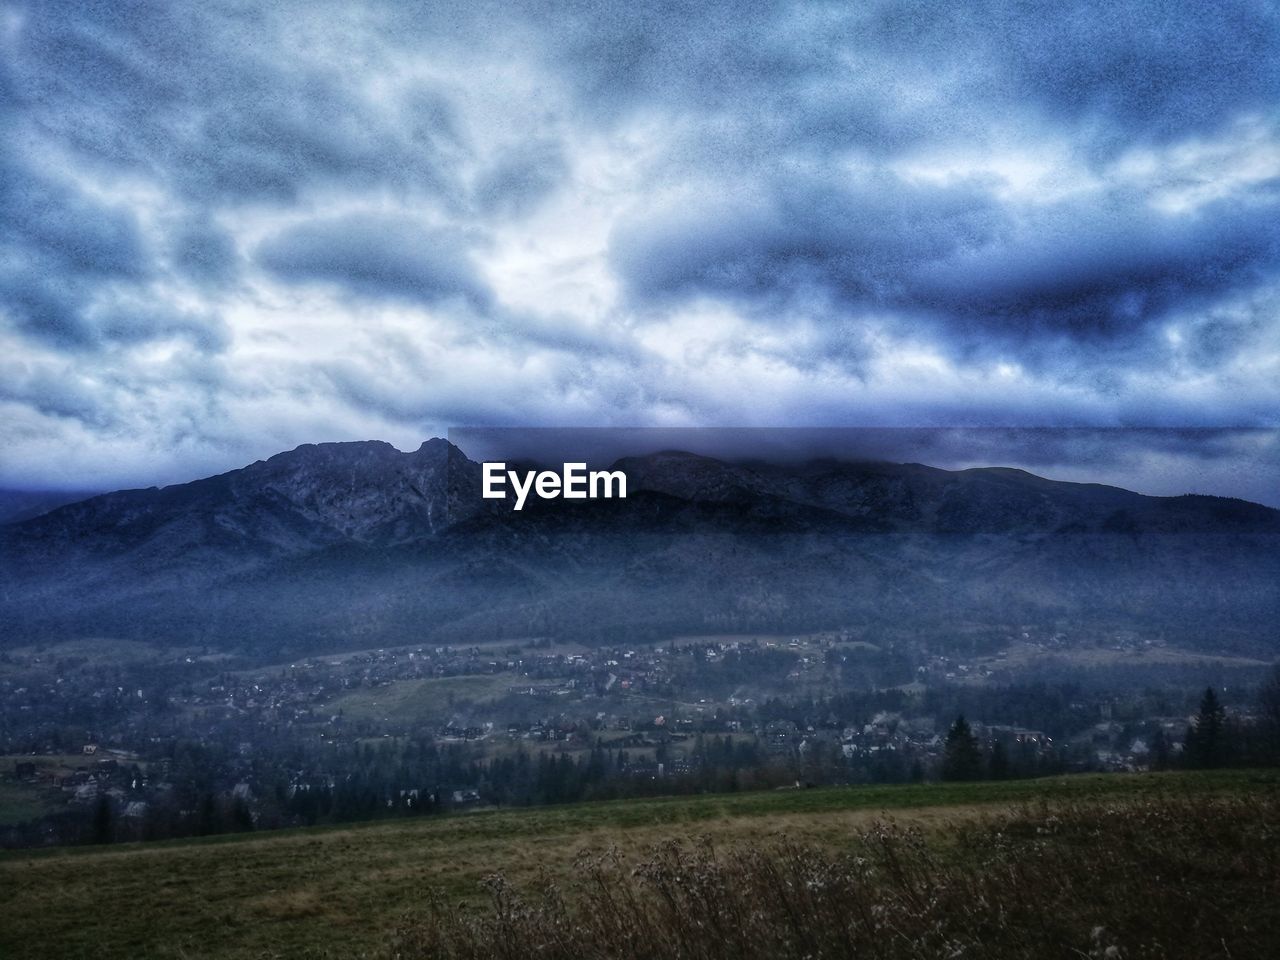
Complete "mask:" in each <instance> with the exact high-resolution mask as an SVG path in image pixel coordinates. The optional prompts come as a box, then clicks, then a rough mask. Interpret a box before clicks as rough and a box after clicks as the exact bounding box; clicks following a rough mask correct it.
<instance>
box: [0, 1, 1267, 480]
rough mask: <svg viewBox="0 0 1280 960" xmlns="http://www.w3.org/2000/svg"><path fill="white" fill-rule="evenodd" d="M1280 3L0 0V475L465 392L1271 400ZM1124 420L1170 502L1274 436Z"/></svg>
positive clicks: (187, 458) (1218, 418) (158, 451)
mask: <svg viewBox="0 0 1280 960" xmlns="http://www.w3.org/2000/svg"><path fill="white" fill-rule="evenodd" d="M1015 7H1016V9H1015ZM1276 10H1277V8H1276V6H1275V5H1273V4H1270V3H1264V2H1240V3H1237V2H1231V0H1218V2H1213V3H1208V2H1206V3H1189V2H1186V0H1172V2H1168V3H1134V4H1117V3H1114V2H1100V3H1093V4H1073V3H1067V2H1055V3H1047V4H1031V3H1028V4H1017V5H1014V4H1011V3H1010V4H986V3H972V4H952V3H936V4H913V3H907V2H896V3H887V4H877V3H857V4H854V3H832V4H823V3H803V4H801V3H744V2H735V3H723V4H721V3H716V2H711V0H696V2H689V3H660V4H659V3H643V2H639V0H630V2H612V3H585V2H578V3H531V2H530V3H522V2H515V0H507V2H503V3H486V2H484V0H468V2H465V3H463V2H456V0H455V2H448V3H434V4H432V3H424V4H410V3H404V2H394V3H386V4H380V3H366V4H354V3H335V4H328V3H325V2H323V0H310V2H306V3H298V4H293V3H287V2H280V3H254V4H249V3H245V4H239V3H220V2H212V0H206V2H201V3H192V4H182V3H173V2H164V3H157V4H154V5H151V4H145V3H131V2H126V0H104V2H92V0H74V2H70V3H66V4H63V3H58V2H42V3H27V4H24V3H11V2H0V103H2V104H3V106H2V107H0V110H2V111H3V112H2V115H0V122H2V123H3V129H4V136H3V138H0V217H2V220H3V224H2V226H3V229H2V230H0V485H7V486H78V487H94V488H105V487H110V486H117V485H123V484H151V483H158V482H171V481H177V480H185V479H190V478H192V477H195V476H200V475H203V474H207V473H210V472H214V471H217V470H222V469H228V468H231V467H235V466H238V465H241V464H243V463H245V462H247V461H251V460H253V459H257V458H259V457H263V456H267V455H270V454H271V453H274V452H276V451H278V450H281V449H285V448H289V447H292V446H295V445H297V444H298V443H303V442H311V441H320V440H338V439H368V438H380V439H386V440H390V441H391V442H393V443H395V444H397V445H398V446H400V447H402V448H414V447H416V446H417V445H418V443H419V442H420V441H421V440H422V439H424V438H425V437H428V436H432V435H437V434H442V433H443V432H444V431H445V430H446V429H447V428H448V427H449V426H451V425H512V426H518V425H644V426H669V427H683V426H698V425H721V426H725V425H806V426H820V425H828V424H850V425H862V426H942V427H964V426H1015V427H1031V426H1034V427H1044V426H1071V427H1083V426H1091V427H1105V428H1115V427H1143V428H1150V427H1169V428H1207V427H1234V428H1242V427H1243V428H1249V427H1252V428H1257V427H1263V428H1275V427H1277V426H1280V316H1278V313H1280V311H1278V304H1280V297H1278V296H1277V294H1278V291H1280V98H1278V95H1280V19H1278V15H1277V12H1276ZM1110 435H1115V436H1125V437H1130V438H1132V437H1140V436H1159V437H1161V439H1160V440H1159V441H1158V442H1151V443H1145V442H1143V443H1140V444H1139V446H1142V451H1145V452H1142V451H1139V452H1138V453H1135V452H1134V449H1129V450H1128V451H1127V453H1126V456H1128V457H1129V458H1130V461H1131V462H1137V461H1142V462H1144V463H1146V464H1147V467H1146V468H1144V469H1147V480H1148V482H1147V484H1146V485H1147V486H1148V487H1150V488H1152V489H1153V490H1154V489H1157V488H1159V489H1158V491H1157V492H1176V490H1177V489H1180V488H1181V487H1187V488H1197V489H1199V488H1204V489H1210V490H1212V491H1213V492H1227V493H1233V492H1237V493H1238V492H1244V493H1246V494H1248V495H1251V496H1255V497H1258V498H1263V497H1262V495H1261V494H1259V493H1258V489H1261V488H1260V487H1259V482H1258V477H1257V473H1256V471H1254V470H1253V468H1252V467H1249V466H1247V462H1246V461H1242V460H1240V456H1242V454H1241V452H1240V451H1241V450H1244V451H1245V454H1244V455H1246V458H1247V457H1253V458H1254V459H1255V460H1257V459H1260V460H1261V461H1263V462H1269V463H1271V464H1272V465H1273V466H1274V463H1275V461H1276V460H1277V459H1280V453H1278V452H1277V444H1276V434H1275V432H1274V431H1271V432H1268V431H1262V432H1259V431H1256V430H1254V431H1248V430H1246V431H1234V432H1231V433H1226V434H1216V433H1214V432H1213V431H1207V432H1206V431H1204V430H1200V429H1181V430H1178V431H1177V432H1175V433H1165V434H1159V433H1158V432H1155V433H1153V432H1150V431H1136V432H1135V431H1120V432H1119V433H1115V432H1113V433H1112V434H1110ZM1073 436H1080V434H1073ZM1170 437H1172V438H1175V439H1173V440H1170ZM1205 437H1211V438H1214V440H1213V442H1212V443H1210V444H1208V446H1206V443H1205V440H1204V438H1205ZM1240 438H1243V439H1240ZM1126 442H1130V441H1126ZM1135 442H1136V441H1135ZM1143 444H1145V445H1143ZM1077 453H1079V451H1077ZM1148 454H1149V456H1148ZM1135 457H1136V458H1137V460H1134V458H1135ZM990 458H991V459H993V460H997V459H999V451H992V452H991V453H990ZM1084 460H1088V458H1087V457H1082V458H1081V462H1083V461H1084ZM1209 461H1212V462H1214V463H1216V464H1217V466H1215V467H1213V468H1212V469H1209V472H1208V473H1206V472H1205V470H1206V467H1205V463H1206V462H1209ZM1242 464H1245V466H1242ZM1095 467H1096V471H1097V472H1098V474H1099V475H1100V476H1101V477H1103V478H1104V479H1105V478H1106V477H1107V476H1108V475H1107V473H1106V463H1105V458H1103V460H1102V461H1098V462H1096V463H1095ZM1091 469H1092V468H1091ZM1045 472H1050V473H1051V472H1052V471H1051V470H1046V471H1045ZM1125 476H1128V475H1127V474H1126V475H1125ZM1134 476H1137V477H1138V479H1136V480H1131V482H1132V483H1134V484H1135V485H1139V486H1141V485H1142V480H1141V471H1139V472H1138V474H1135V475H1134ZM1232 476H1235V477H1237V478H1239V477H1242V476H1244V477H1248V478H1250V479H1249V483H1250V484H1251V485H1241V483H1235V485H1234V486H1233V481H1231V479H1230V478H1231V477H1232ZM1271 479H1275V478H1274V477H1272V478H1271ZM1266 482H1267V483H1269V482H1270V480H1267V481H1266ZM1263 486H1264V487H1265V486H1266V483H1264V484H1263ZM1276 487H1280V483H1277V484H1276ZM1272 499H1274V498H1272Z"/></svg>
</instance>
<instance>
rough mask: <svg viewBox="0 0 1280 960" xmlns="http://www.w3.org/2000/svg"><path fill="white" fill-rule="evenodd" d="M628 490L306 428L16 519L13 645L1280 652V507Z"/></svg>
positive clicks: (746, 479) (1046, 494) (784, 473)
mask: <svg viewBox="0 0 1280 960" xmlns="http://www.w3.org/2000/svg"><path fill="white" fill-rule="evenodd" d="M612 469H620V470H623V471H624V472H625V473H626V475H627V477H628V483H629V495H628V497H627V498H626V499H625V500H609V501H604V500H598V501H564V500H547V501H531V502H530V504H529V505H528V506H527V507H526V509H525V510H523V511H521V512H519V513H516V512H514V511H512V510H511V508H510V504H509V503H504V502H502V501H495V500H485V499H483V498H482V497H481V493H480V490H481V467H480V465H479V464H478V463H475V462H474V461H472V460H470V459H468V458H467V456H466V455H465V454H464V453H463V452H462V451H461V450H459V449H458V448H457V447H455V446H453V445H451V444H450V443H448V442H447V441H445V440H440V439H436V440H430V441H427V442H426V443H424V444H423V445H422V446H421V447H420V448H418V449H417V450H415V451H412V452H407V453H402V452H400V451H399V450H397V449H396V448H395V447H392V446H391V445H390V444H386V443H381V442H376V441H368V442H356V443H325V444H317V445H305V446H302V447H299V448H297V449H295V450H292V451H289V452H286V453H281V454H278V455H276V456H273V457H271V458H270V459H268V460H265V461H259V462H257V463H253V464H250V465H249V466H246V467H244V468H242V469H239V470H233V471H231V472H229V473H225V474H221V475H219V476H215V477H209V478H207V479H203V480H197V481H195V482H192V483H186V484H179V485H174V486H168V487H164V488H150V489H144V490H125V491H119V492H116V493H108V494H104V495H100V496H93V497H90V498H88V499H85V500H82V501H80V502H75V503H70V504H66V505H62V506H59V507H57V508H56V509H52V510H50V511H48V512H46V513H43V514H41V515H38V516H33V517H27V518H26V519H22V520H20V521H19V522H12V523H9V524H7V525H5V526H3V527H0V575H2V577H3V585H2V586H0V637H3V639H0V645H3V644H9V645H18V644H23V643H28V642H33V641H42V640H51V639H61V638H67V637H83V636H112V637H126V638H134V639H147V640H151V641H158V642H166V643H172V644H175V645H180V644H191V643H198V644H204V645H207V646H211V647H216V648H222V649H228V650H236V651H242V652H250V653H253V654H255V655H261V656H264V657H269V656H276V655H284V656H293V655H296V654H298V653H302V652H308V651H317V650H327V649H336V648H341V647H348V648H356V647H367V646H371V645H389V644H398V643H415V642H432V641H447V642H464V641H466V640H468V639H471V640H491V639H495V638H516V637H530V636H561V637H566V638H573V639H580V640H584V641H588V642H608V641H610V640H622V641H635V640H643V639H657V638H661V637H663V636H670V635H672V634H690V633H735V632H798V631H802V630H815V629H834V628H850V627H852V628H856V629H858V630H860V631H864V632H865V631H871V632H872V633H876V632H878V633H880V634H883V635H892V636H910V635H920V636H925V637H934V638H937V637H946V636H947V635H948V634H949V633H954V634H955V635H956V636H961V635H966V636H969V635H974V634H975V633H976V634H982V633H984V632H988V633H989V632H992V631H1000V630H1009V629H1013V628H1015V627H1020V626H1025V625H1036V626H1042V627H1044V628H1046V629H1069V630H1070V631H1071V632H1072V634H1073V635H1076V636H1081V637H1089V636H1093V637H1101V636H1104V635H1106V634H1108V633H1110V632H1115V631H1127V632H1137V633H1139V634H1145V635H1152V636H1159V637H1162V638H1166V639H1174V640H1177V641H1178V642H1181V643H1186V644H1189V645H1192V646H1195V647H1198V648H1201V649H1209V650H1222V651H1249V652H1253V653H1261V652H1266V653H1270V654H1274V653H1275V652H1276V646H1277V641H1276V626H1275V625H1276V623H1277V613H1280V590H1278V589H1277V586H1276V585H1277V584H1278V583H1280V549H1277V548H1278V547H1280V511H1276V510H1273V509H1270V508H1268V507H1264V506H1261V505H1258V504H1253V503H1249V502H1246V501H1241V500H1233V499H1225V498H1217V497H1207V496H1182V497H1148V496H1143V495H1140V494H1137V493H1133V492H1130V491H1127V490H1122V489H1119V488H1116V487H1110V486H1104V485H1100V484H1078V483H1064V482H1059V481H1053V480H1048V479H1045V478H1042V477H1038V476H1035V475H1033V474H1030V473H1026V472H1024V471H1021V470H1016V469H1008V468H982V469H970V470H960V471H948V470H941V469H937V468H933V467H928V466H924V465H920V464H892V463H879V462H871V463H868V462H851V461H842V460H834V459H824V460H812V461H808V462H803V463H767V462H750V461H735V462H728V461H724V460H718V459H714V458H710V457H703V456H698V455H695V454H690V453H685V452H679V451H668V452H662V453H655V454H649V455H645V456H636V457H626V458H623V459H621V460H619V461H617V463H615V464H613V465H612Z"/></svg>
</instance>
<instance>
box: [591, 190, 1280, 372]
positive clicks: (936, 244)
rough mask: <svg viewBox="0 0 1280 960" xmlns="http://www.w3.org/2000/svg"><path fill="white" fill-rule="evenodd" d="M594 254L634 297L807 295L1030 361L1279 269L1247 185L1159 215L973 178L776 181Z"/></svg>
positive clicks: (1128, 198)
mask: <svg viewBox="0 0 1280 960" xmlns="http://www.w3.org/2000/svg"><path fill="white" fill-rule="evenodd" d="M612 255H613V263H614V266H615V268H616V269H617V271H618V273H619V275H620V276H621V277H622V278H623V279H624V280H625V281H626V283H627V285H628V289H629V292H630V294H631V295H632V297H633V298H635V300H636V301H638V302H639V303H641V304H646V303H648V304H654V303H656V304H658V305H663V304H667V303H670V302H671V301H672V300H674V299H680V298H686V299H687V298H693V297H698V296H710V297H720V298H726V299H731V300H736V301H740V302H744V303H746V304H747V305H749V306H754V307H756V308H759V309H760V310H762V311H763V312H764V313H765V314H766V315H767V316H779V315H783V316H785V314H779V313H778V307H779V306H780V305H782V304H786V303H788V302H791V301H794V300H796V299H797V298H808V299H809V300H813V299H814V298H815V297H816V298H818V299H820V300H821V301H822V302H825V303H827V304H830V305H834V308H835V312H836V313H841V312H843V313H846V314H847V313H848V312H850V311H853V312H854V313H856V312H858V311H867V310H875V311H879V312H880V313H881V314H884V313H886V312H887V313H888V314H889V315H890V316H894V317H896V318H897V323H898V324H899V325H900V326H901V327H903V328H918V327H920V326H922V325H924V324H927V325H929V326H931V327H932V328H933V329H935V330H936V335H937V336H938V337H939V338H940V340H941V341H942V342H946V343H950V344H951V345H952V346H953V347H955V348H956V349H958V350H961V351H973V350H977V349H982V348H984V347H990V346H992V345H994V346H996V347H1003V348H1009V347H1011V346H1012V347H1016V348H1017V350H1018V351H1019V353H1020V355H1022V356H1024V358H1025V359H1028V360H1034V359H1036V357H1037V348H1038V346H1043V347H1044V348H1045V349H1047V350H1053V351H1057V350H1061V349H1062V348H1063V346H1064V343H1065V344H1075V345H1076V346H1077V347H1080V348H1086V347H1091V346H1093V345H1099V346H1105V347H1113V346H1115V345H1116V344H1117V343H1121V342H1135V341H1141V340H1142V339H1143V337H1144V336H1145V335H1146V334H1147V333H1148V328H1149V327H1150V326H1151V325H1153V324H1158V323H1161V322H1163V321H1165V320H1167V319H1168V318H1169V316H1170V315H1171V314H1172V313H1173V312H1175V311H1189V310H1194V309H1196V308H1198V307H1202V306H1206V305H1209V304H1211V303H1212V302H1213V301H1214V298H1216V297H1219V296H1221V295H1224V294H1229V293H1231V292H1233V291H1237V290H1248V289H1251V288H1253V287H1254V286H1256V285H1258V284H1262V283H1265V282H1268V281H1272V280H1275V279H1276V278H1277V277H1280V202H1277V199H1276V198H1275V196H1274V195H1273V193H1272V191H1265V192H1261V193H1259V194H1258V195H1256V196H1253V197H1246V198H1233V199H1229V200H1222V201H1218V202H1214V203H1210V204H1207V205H1205V206H1204V207H1203V208H1202V209H1200V210H1198V211H1197V212H1196V213H1195V214H1193V215H1175V214H1163V213H1160V212H1157V211H1153V210H1151V209H1150V208H1149V207H1148V206H1147V205H1146V204H1145V203H1144V202H1142V198H1140V197H1136V196H1133V195H1126V194H1113V195H1110V196H1103V197H1100V198H1097V199H1096V200H1094V201H1093V202H1091V203H1083V204H1082V203H1079V202H1070V203H1067V202H1064V203H1058V204H1036V205H1033V206H1029V207H1028V208H1026V209H1019V208H1018V207H1017V206H1015V205H1012V204H1008V203H1001V202H999V201H998V200H997V199H996V197H995V196H994V194H993V193H992V192H991V190H990V188H989V186H988V185H984V184H983V183H981V182H974V183H971V184H967V185H958V186H948V187H920V186H916V185H911V184H909V183H906V182H902V181H896V180H894V179H893V178H890V177H879V178H875V179H872V180H870V181H868V182H865V183H862V184H850V183H849V178H848V177H841V178H832V179H831V180H829V181H827V180H806V179H804V178H798V177H792V178H791V179H789V180H787V181H783V182H780V183H774V184H769V185H767V186H766V187H765V188H764V189H763V190H760V191H757V192H755V193H754V194H752V195H750V196H748V197H745V198H743V199H736V200H725V199H723V198H719V197H715V198H711V199H708V200H705V201H703V202H702V203H700V204H690V203H688V202H685V203H682V204H680V205H679V206H678V207H677V208H676V209H675V210H672V211H669V212H668V213H666V214H660V215H652V214H651V215H648V216H645V217H643V218H641V219H640V220H639V221H638V222H634V223H631V224H627V225H624V226H623V227H622V228H621V229H620V230H619V231H618V232H617V234H616V235H615V237H614V241H613V244H612ZM1204 356H1205V359H1209V358H1210V357H1211V356H1212V351H1209V352H1207V353H1206V354H1205V355H1204ZM1138 362H1141V358H1139V361H1138Z"/></svg>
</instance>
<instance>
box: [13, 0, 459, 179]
mask: <svg viewBox="0 0 1280 960" xmlns="http://www.w3.org/2000/svg"><path fill="white" fill-rule="evenodd" d="M329 13H330V14H331V15H332V17H333V28H334V30H335V31H336V32H335V33H332V34H325V33H323V32H319V33H317V34H315V35H314V37H313V39H316V40H323V41H324V42H326V43H328V44H330V45H331V48H329V50H328V52H329V53H330V54H331V55H332V57H333V58H334V60H336V62H332V61H330V62H329V63H326V62H325V58H324V56H323V53H324V52H325V48H323V47H322V48H321V50H320V51H315V50H308V49H307V48H306V46H305V43H306V40H307V35H306V34H305V33H302V34H299V33H298V32H297V31H293V30H291V27H297V26H299V25H304V24H305V21H302V20H300V19H297V18H294V17H292V16H291V15H290V13H289V12H288V11H287V10H286V9H285V8H284V7H282V6H276V5H266V6H260V7H259V6H255V5H252V4H222V5H218V4H211V5H200V6H190V5H185V4H167V3H155V4H152V3H88V4H85V3H66V4H60V3H50V4H41V5H39V6H34V7H31V8H27V10H26V16H25V21H24V24H23V29H22V34H21V42H20V43H19V45H18V47H17V55H16V57H15V58H14V59H13V61H12V63H11V64H10V67H9V76H10V82H11V84H12V86H13V88H14V90H15V97H16V99H17V101H18V103H19V104H20V105H21V106H23V107H25V108H27V109H28V110H30V111H31V112H32V113H33V114H35V118H34V126H35V128H36V129H37V130H38V131H39V132H40V133H41V134H43V135H45V136H52V137H56V138H58V139H59V140H60V141H62V142H63V143H66V144H68V145H70V146H72V147H74V148H75V149H77V150H78V151H80V152H81V153H82V154H83V155H84V156H85V157H86V158H89V159H92V160H94V161H97V162H102V163H107V164H112V165H116V166H119V167H124V168H128V169H134V170H141V171H145V172H147V173H148V174H150V175H152V176H155V177H158V178H160V179H162V180H163V181H165V182H166V183H167V184H168V185H170V186H171V187H172V188H174V189H176V190H178V191H180V192H181V193H183V194H185V195H186V196H188V197H190V198H192V199H194V200H197V201H210V200H214V199H219V198H221V199H227V198H237V199H259V200H277V201H288V200H290V199H293V198H295V197H296V196H297V195H298V192H299V191H300V190H301V189H303V188H304V187H306V186H308V185H312V184H315V183H318V182H319V183H324V182H327V183H334V184H340V185H342V186H344V187H347V186H352V185H358V184H366V185H367V184H385V183H393V184H398V185H399V186H401V187H404V188H409V187H412V188H414V189H417V190H426V191H432V192H436V193H443V192H444V191H445V190H446V188H451V187H453V186H455V184H454V181H453V179H452V174H451V173H450V171H449V160H450V159H451V157H452V155H453V154H454V153H456V152H457V151H458V150H459V149H460V146H461V145H460V144H459V142H458V132H457V130H456V128H455V121H454V118H453V115H452V111H451V107H450V105H449V103H448V101H447V99H446V98H445V97H443V96H442V95H441V94H439V93H438V92H437V91H436V90H434V89H433V88H431V87H430V86H429V85H426V84H418V85H414V86H413V87H411V88H410V89H408V90H407V91H403V92H401V93H399V94H398V95H397V96H396V97H395V98H394V99H393V100H391V101H389V102H388V101H384V100H383V99H381V98H379V97H377V96H376V95H375V94H372V93H371V92H368V91H366V90H365V89H364V88H363V86H362V84H361V83H359V82H353V81H358V80H362V79H375V78H376V75H370V74H368V73H366V72H365V71H366V67H367V64H366V63H365V62H363V61H362V57H361V55H360V52H359V51H358V50H356V49H353V48H352V46H350V45H349V44H348V43H345V42H344V36H343V34H342V32H341V31H342V29H343V16H342V10H340V9H332V10H330V11H329ZM349 13H350V11H348V14H349ZM316 52H319V53H321V54H322V56H321V57H319V58H316V57H315V56H314V54H315V53H316ZM308 54H312V56H308ZM50 107H53V108H54V109H49V108H50Z"/></svg>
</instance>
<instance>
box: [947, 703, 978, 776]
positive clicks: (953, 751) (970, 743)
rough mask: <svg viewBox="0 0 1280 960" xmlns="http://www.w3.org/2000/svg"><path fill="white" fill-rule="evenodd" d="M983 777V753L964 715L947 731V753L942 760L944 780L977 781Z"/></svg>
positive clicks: (957, 718)
mask: <svg viewBox="0 0 1280 960" xmlns="http://www.w3.org/2000/svg"><path fill="white" fill-rule="evenodd" d="M981 776H982V751H981V750H980V749H979V748H978V738H977V737H975V736H974V735H973V731H972V730H971V729H970V728H969V723H968V721H966V720H965V718H964V715H963V714H961V715H960V716H958V717H956V722H955V723H953V724H952V725H951V729H950V730H949V731H947V742H946V752H945V753H944V754H943V758H942V779H943V780H977V779H979V778H981Z"/></svg>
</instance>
